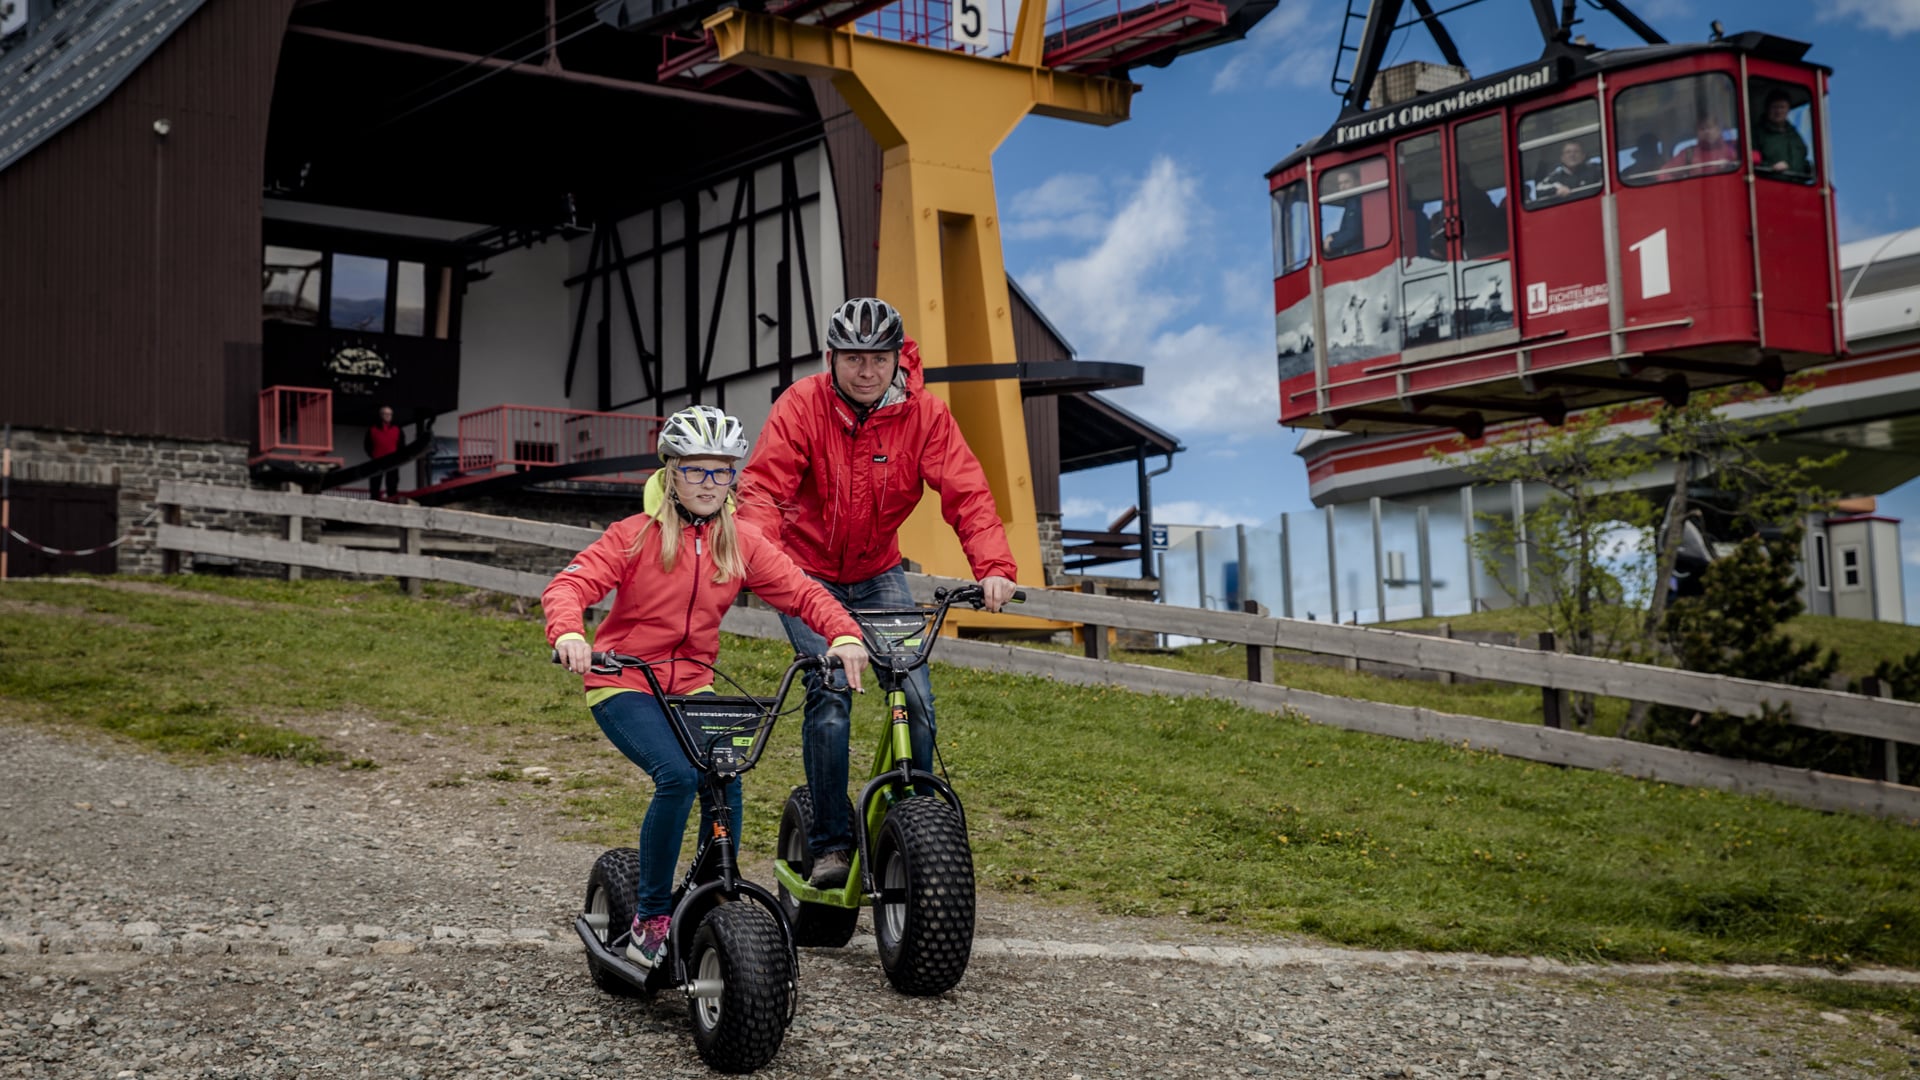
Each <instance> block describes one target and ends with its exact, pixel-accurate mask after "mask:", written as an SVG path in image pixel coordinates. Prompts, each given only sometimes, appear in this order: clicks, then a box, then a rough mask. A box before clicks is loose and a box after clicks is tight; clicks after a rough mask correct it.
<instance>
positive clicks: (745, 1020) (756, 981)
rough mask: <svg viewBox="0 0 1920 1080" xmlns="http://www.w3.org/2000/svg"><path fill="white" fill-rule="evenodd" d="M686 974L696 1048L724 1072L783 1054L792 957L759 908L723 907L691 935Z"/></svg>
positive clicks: (772, 922)
mask: <svg viewBox="0 0 1920 1080" xmlns="http://www.w3.org/2000/svg"><path fill="white" fill-rule="evenodd" d="M687 974H688V975H689V977H691V979H692V980H693V982H692V985H691V986H689V988H688V990H689V997H688V999H687V1004H688V1012H689V1013H690V1014H691V1018H692V1020H693V1045H694V1048H695V1049H697V1050H699V1051H700V1057H701V1058H702V1059H704V1060H705V1061H706V1063H707V1064H708V1065H710V1066H712V1067H713V1068H715V1069H718V1070H719V1071H721V1072H729V1073H743V1072H752V1071H753V1070H755V1069H758V1068H760V1067H761V1066H762V1065H765V1064H766V1063H767V1062H769V1061H772V1060H773V1056H774V1055H775V1054H777V1053H779V1052H780V1043H781V1042H782V1041H783V1040H784V1039H785V1038H786V1035H787V1025H788V1024H789V1023H791V1022H792V1021H793V1007H794V993H795V987H794V969H793V954H792V953H790V952H788V951H787V947H786V942H785V941H784V940H783V938H782V936H781V934H780V923H779V920H777V919H776V918H775V917H774V915H773V913H772V912H770V911H768V910H767V909H766V908H763V907H761V906H760V905H759V904H750V903H734V904H721V905H720V906H718V907H716V908H714V909H713V910H712V911H711V912H709V913H708V914H707V917H706V918H705V919H704V920H702V921H701V923H700V929H699V930H697V931H695V933H694V935H693V949H692V953H691V959H690V961H689V963H688V965H687Z"/></svg>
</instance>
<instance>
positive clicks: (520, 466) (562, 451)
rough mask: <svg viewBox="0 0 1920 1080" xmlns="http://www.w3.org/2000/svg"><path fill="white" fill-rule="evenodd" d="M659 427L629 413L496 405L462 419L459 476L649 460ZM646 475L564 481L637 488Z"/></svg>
mask: <svg viewBox="0 0 1920 1080" xmlns="http://www.w3.org/2000/svg"><path fill="white" fill-rule="evenodd" d="M662 421H663V418H662V417H658V416H639V415H635V414H633V413H608V412H587V411H584V410H579V409H555V408H547V407H544V406H538V405H495V406H493V407H492V408H489V409H481V410H480V411H478V412H470V413H463V414H462V415H461V417H460V445H459V457H460V464H459V471H460V474H461V475H462V476H468V477H471V476H479V475H485V474H487V473H493V472H501V471H508V470H521V471H524V470H528V469H541V468H547V467H550V466H554V465H574V464H578V463H581V462H587V461H599V460H611V459H614V458H624V457H636V456H638V455H641V454H651V453H654V452H655V450H656V447H657V445H658V442H659V438H660V425H661V423H662ZM650 475H652V470H651V469H647V470H638V471H635V470H627V471H622V472H614V473H606V474H598V475H591V476H573V477H569V478H568V479H573V480H589V481H596V482H603V483H627V484H639V483H645V482H646V479H647V477H648V476H650Z"/></svg>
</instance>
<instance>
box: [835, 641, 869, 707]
mask: <svg viewBox="0 0 1920 1080" xmlns="http://www.w3.org/2000/svg"><path fill="white" fill-rule="evenodd" d="M827 655H828V656H831V657H833V658H834V659H836V660H839V661H840V670H842V671H844V672H846V673H847V687H848V688H849V689H851V690H854V691H856V692H858V693H863V694H864V693H866V691H865V690H863V689H861V687H860V673H861V672H863V671H865V670H867V647H866V646H865V645H861V644H858V643H857V642H852V641H849V642H846V643H845V644H842V645H835V646H834V647H833V648H831V649H828V650H827Z"/></svg>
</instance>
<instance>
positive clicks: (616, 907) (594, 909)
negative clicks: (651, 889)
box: [585, 848, 651, 998]
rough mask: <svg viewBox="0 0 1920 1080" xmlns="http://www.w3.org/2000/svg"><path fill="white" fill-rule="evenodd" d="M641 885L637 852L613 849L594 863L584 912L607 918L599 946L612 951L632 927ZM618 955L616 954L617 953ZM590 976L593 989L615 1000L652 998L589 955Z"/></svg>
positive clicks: (646, 992)
mask: <svg viewBox="0 0 1920 1080" xmlns="http://www.w3.org/2000/svg"><path fill="white" fill-rule="evenodd" d="M639 883H640V852H639V851H638V850H637V849H635V848H614V849H613V850H611V851H608V852H606V853H605V854H603V855H601V856H600V857H599V858H598V859H596V860H594V863H593V872H592V873H590V874H588V875H587V899H586V906H585V910H586V912H587V914H589V915H605V916H606V917H607V928H606V930H605V931H604V932H603V933H602V935H601V938H600V943H601V944H603V945H606V946H607V947H608V948H612V946H613V943H614V942H616V941H619V940H620V939H621V938H622V937H624V936H625V935H626V934H627V932H628V930H629V929H630V928H631V927H632V925H633V894H634V890H635V889H636V888H638V886H639ZM616 951H617V950H616ZM587 973H588V974H590V975H592V976H593V985H594V986H596V987H599V988H600V990H601V991H603V992H605V993H608V994H612V995H614V996H615V997H637V998H644V997H650V996H651V994H650V993H649V992H648V991H646V990H642V989H640V988H639V987H637V986H634V985H633V984H632V983H630V982H628V981H627V980H625V979H623V978H621V977H620V976H618V975H616V974H614V973H613V971H612V970H611V969H610V968H608V967H607V966H606V965H605V964H602V963H601V962H600V961H599V960H596V959H594V956H593V954H592V953H588V954H587Z"/></svg>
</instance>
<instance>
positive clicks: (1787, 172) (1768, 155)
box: [1753, 90, 1813, 180]
mask: <svg viewBox="0 0 1920 1080" xmlns="http://www.w3.org/2000/svg"><path fill="white" fill-rule="evenodd" d="M1765 108H1766V111H1765V113H1764V115H1763V116H1762V117H1761V120H1760V123H1759V124H1758V125H1757V126H1756V127H1755V128H1754V132H1753V148H1754V150H1755V151H1756V152H1757V153H1758V154H1759V155H1760V172H1761V173H1762V174H1763V175H1765V174H1769V173H1771V174H1773V175H1774V176H1776V177H1779V178H1780V179H1783V180H1807V179H1811V178H1812V176H1813V156H1812V155H1811V154H1809V153H1808V152H1807V143H1806V140H1805V139H1802V138H1801V137H1800V133H1799V132H1798V131H1795V130H1794V129H1793V124H1792V123H1790V122H1789V121H1788V119H1787V116H1788V114H1789V113H1791V112H1792V111H1793V101H1792V99H1791V98H1789V97H1788V96H1787V92H1786V91H1785V90H1772V91H1769V92H1768V93H1767V98H1766V107H1765Z"/></svg>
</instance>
